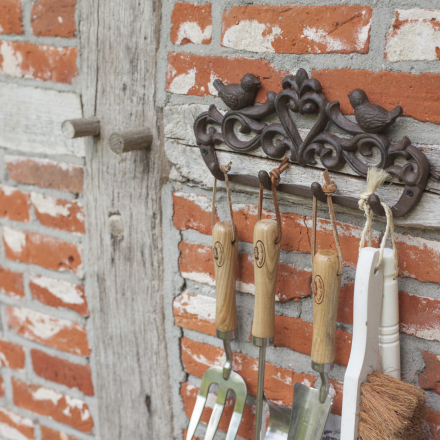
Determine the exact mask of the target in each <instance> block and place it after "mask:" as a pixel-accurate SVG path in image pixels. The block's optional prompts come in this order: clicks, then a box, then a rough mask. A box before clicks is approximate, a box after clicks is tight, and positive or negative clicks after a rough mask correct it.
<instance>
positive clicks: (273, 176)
mask: <svg viewBox="0 0 440 440" xmlns="http://www.w3.org/2000/svg"><path fill="white" fill-rule="evenodd" d="M288 167H289V161H288V159H287V157H285V158H284V159H283V160H282V162H281V164H280V165H279V167H277V168H274V169H273V170H271V171H270V172H269V176H270V180H271V183H272V199H273V205H274V207H275V215H276V219H277V225H278V235H277V238H276V240H275V244H278V243H279V242H280V241H281V237H282V228H281V215H280V208H279V206H278V197H277V187H278V185H279V184H280V180H281V173H282V172H283V171H284V170H286V169H287V168H288ZM262 207H263V185H261V184H260V191H259V195H258V216H257V218H258V220H261V211H262Z"/></svg>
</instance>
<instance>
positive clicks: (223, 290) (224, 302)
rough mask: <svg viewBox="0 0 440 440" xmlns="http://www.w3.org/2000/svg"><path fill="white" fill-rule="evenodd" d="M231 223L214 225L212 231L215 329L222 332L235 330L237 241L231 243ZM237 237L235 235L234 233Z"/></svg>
mask: <svg viewBox="0 0 440 440" xmlns="http://www.w3.org/2000/svg"><path fill="white" fill-rule="evenodd" d="M232 228H233V226H232V223H231V222H219V223H216V224H215V226H214V228H213V230H212V252H213V255H214V266H215V285H216V307H215V328H216V329H217V330H221V331H223V332H229V331H232V330H236V329H237V307H236V302H235V282H236V279H237V255H238V240H237V239H236V240H235V242H234V243H232V237H233V233H232V232H233V230H232ZM235 236H236V237H237V233H235Z"/></svg>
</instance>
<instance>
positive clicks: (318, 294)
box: [313, 275, 325, 304]
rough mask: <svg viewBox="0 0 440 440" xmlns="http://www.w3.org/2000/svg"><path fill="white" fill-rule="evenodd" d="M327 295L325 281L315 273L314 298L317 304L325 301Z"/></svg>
mask: <svg viewBox="0 0 440 440" xmlns="http://www.w3.org/2000/svg"><path fill="white" fill-rule="evenodd" d="M324 295H325V287H324V281H322V278H321V277H320V276H319V275H315V279H314V280H313V299H314V300H315V303H316V304H321V303H322V301H324Z"/></svg>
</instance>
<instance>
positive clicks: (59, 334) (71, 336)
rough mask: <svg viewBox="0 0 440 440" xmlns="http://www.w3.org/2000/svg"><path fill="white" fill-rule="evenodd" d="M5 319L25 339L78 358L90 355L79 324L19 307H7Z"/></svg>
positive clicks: (85, 338)
mask: <svg viewBox="0 0 440 440" xmlns="http://www.w3.org/2000/svg"><path fill="white" fill-rule="evenodd" d="M6 319H7V322H8V325H9V327H11V328H12V329H13V330H14V331H15V332H17V334H19V335H20V336H23V337H24V338H26V339H29V340H31V341H35V342H38V343H40V344H43V345H46V346H48V347H52V348H55V349H57V350H61V351H65V352H68V353H73V354H76V355H78V356H89V355H90V347H89V343H88V341H87V333H86V329H85V327H83V326H82V325H80V324H77V323H74V322H71V321H68V320H67V319H58V318H54V317H52V316H49V315H45V314H43V313H40V312H35V311H34V310H30V309H24V308H21V307H7V308H6Z"/></svg>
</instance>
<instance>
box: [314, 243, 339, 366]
mask: <svg viewBox="0 0 440 440" xmlns="http://www.w3.org/2000/svg"><path fill="white" fill-rule="evenodd" d="M338 269H339V258H338V253H337V252H336V251H333V250H322V251H319V252H317V253H316V255H315V257H314V259H313V273H312V288H313V341H312V361H313V362H317V363H319V364H332V363H333V362H334V360H335V333H336V316H337V314H338V302H339V291H340V290H341V278H342V276H341V275H338Z"/></svg>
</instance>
